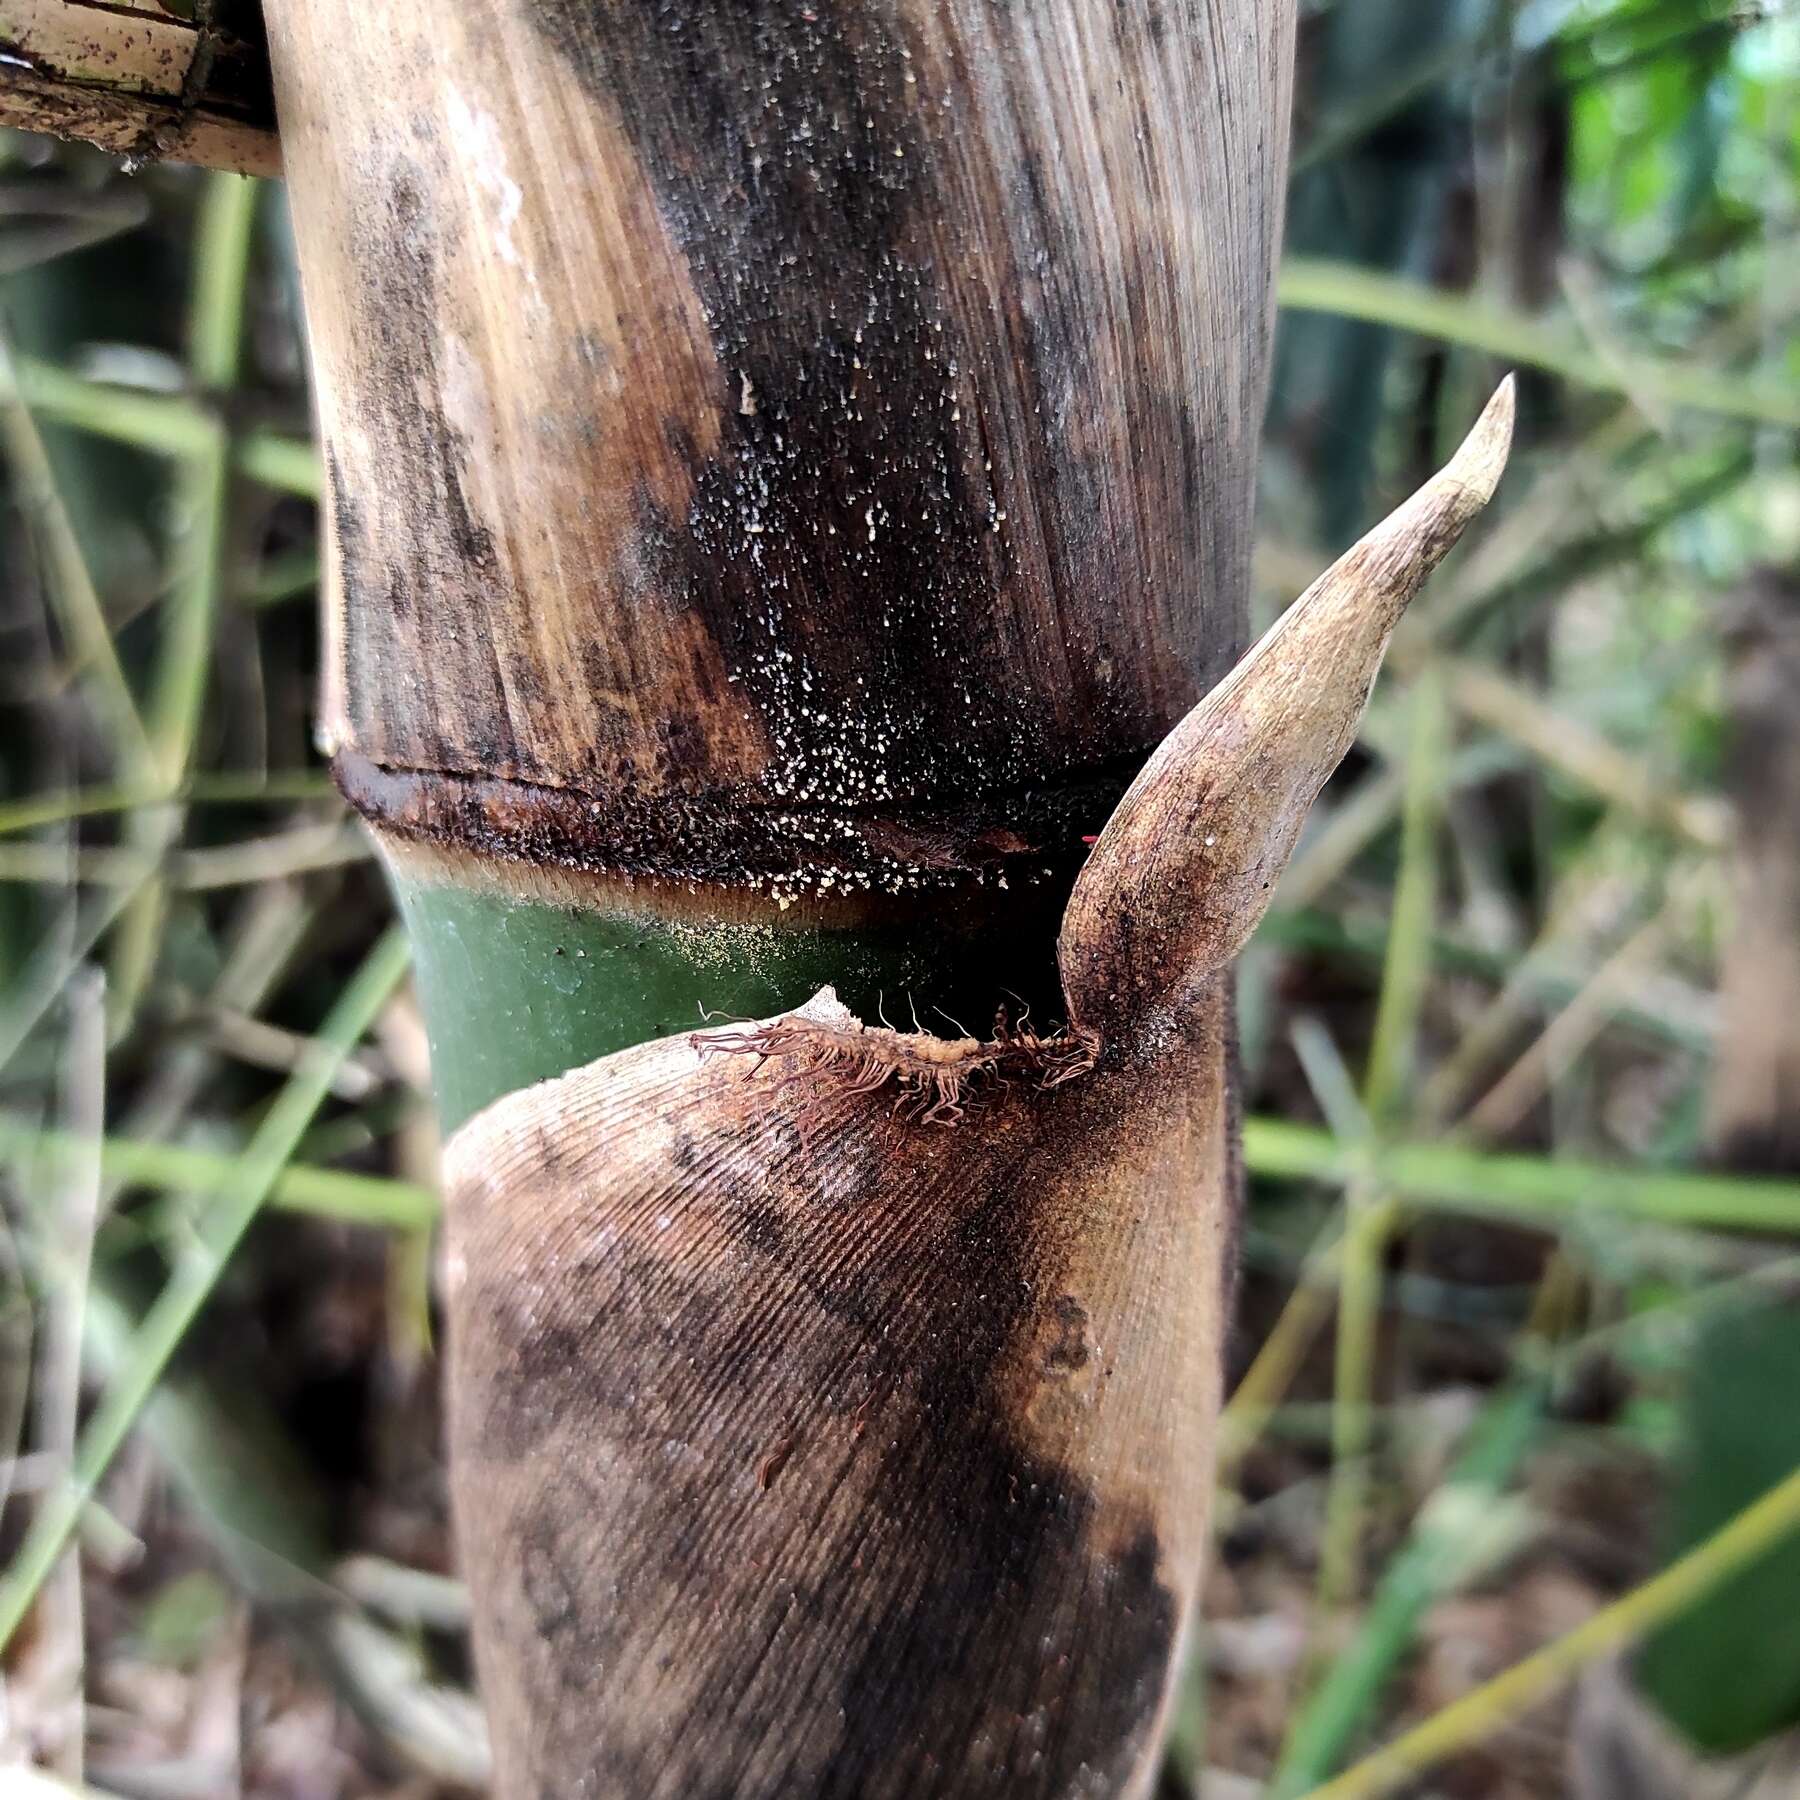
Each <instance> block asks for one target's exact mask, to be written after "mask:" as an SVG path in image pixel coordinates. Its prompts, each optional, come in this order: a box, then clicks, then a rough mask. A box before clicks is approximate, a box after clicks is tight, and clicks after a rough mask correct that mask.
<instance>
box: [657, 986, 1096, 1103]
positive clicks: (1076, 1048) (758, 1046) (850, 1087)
mask: <svg viewBox="0 0 1800 1800" xmlns="http://www.w3.org/2000/svg"><path fill="white" fill-rule="evenodd" d="M688 1041H689V1042H690V1043H691V1044H692V1045H693V1046H694V1048H695V1049H696V1050H697V1051H699V1052H700V1054H701V1055H702V1056H709V1055H726V1056H754V1057H756V1059H757V1067H759V1068H760V1067H761V1065H762V1064H763V1063H764V1062H765V1061H768V1060H771V1059H774V1060H776V1061H779V1062H781V1063H783V1064H784V1065H785V1066H784V1067H783V1069H782V1073H781V1079H780V1082H779V1085H778V1088H777V1091H778V1092H779V1091H781V1090H782V1089H785V1088H786V1087H788V1086H789V1085H790V1084H791V1083H794V1082H798V1081H807V1080H824V1081H828V1082H830V1083H831V1084H832V1085H833V1086H835V1087H837V1088H838V1089H839V1090H840V1091H842V1092H844V1093H847V1094H873V1093H877V1092H879V1091H880V1090H881V1089H882V1088H884V1087H886V1086H888V1084H889V1083H892V1084H893V1085H894V1086H895V1087H896V1088H897V1089H898V1093H897V1095H896V1097H895V1100H894V1113H895V1115H896V1116H897V1117H899V1118H901V1119H906V1120H910V1121H914V1122H916V1123H918V1124H921V1125H957V1124H960V1123H961V1122H962V1120H963V1118H964V1116H965V1115H966V1112H967V1110H968V1106H969V1104H970V1102H971V1101H972V1099H973V1097H974V1096H975V1094H976V1093H978V1092H979V1090H980V1089H981V1088H982V1087H984V1086H996V1087H997V1086H1004V1085H1005V1084H1006V1083H1008V1082H1011V1081H1018V1080H1026V1081H1029V1082H1031V1083H1032V1085H1033V1086H1035V1087H1038V1088H1053V1087H1059V1086H1061V1085H1062V1083H1063V1082H1065V1081H1071V1080H1073V1079H1074V1078H1075V1077H1076V1076H1078V1075H1085V1074H1086V1073H1087V1072H1088V1071H1089V1070H1090V1069H1091V1068H1093V1066H1094V1061H1095V1058H1096V1056H1097V1055H1098V1053H1099V1045H1100V1040H1099V1035H1098V1033H1096V1032H1092V1031H1068V1030H1064V1031H1053V1032H1051V1033H1050V1034H1049V1035H1048V1036H1042V1035H1040V1034H1039V1033H1037V1032H1035V1031H1033V1030H1032V1029H1031V1028H1030V1027H1029V1026H1028V1025H1019V1026H1012V1025H1009V1023H1008V1021H1007V1014H1006V1009H1005V1007H1001V1008H1000V1010H999V1012H998V1014H997V1015H996V1017H995V1020H994V1035H993V1036H992V1037H991V1038H988V1039H986V1040H983V1039H980V1038H972V1037H962V1038H940V1037H933V1036H932V1035H931V1034H930V1033H929V1032H902V1031H892V1030H889V1029H887V1028H885V1027H883V1026H878V1025H864V1024H862V1023H861V1022H860V1021H858V1020H854V1019H853V1020H850V1021H849V1022H848V1023H839V1022H837V1021H835V1020H832V1019H824V1018H808V1017H805V1016H803V1015H802V1014H799V1013H791V1014H789V1015H787V1016H786V1017H784V1018H780V1019H775V1020H773V1021H771V1022H770V1023H768V1024H766V1025H758V1026H755V1027H753V1028H750V1029H747V1030H745V1029H736V1028H728V1029H725V1030H721V1031H696V1032H694V1033H692V1034H691V1036H690V1037H689V1040H688Z"/></svg>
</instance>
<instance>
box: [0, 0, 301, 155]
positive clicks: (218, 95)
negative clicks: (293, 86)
mask: <svg viewBox="0 0 1800 1800" xmlns="http://www.w3.org/2000/svg"><path fill="white" fill-rule="evenodd" d="M0 125H11V126H16V127H18V128H20V129H22V130H26V131H45V132H49V133H51V134H52V135H54V136H56V137H63V138H72V139H76V140H79V141H81V142H85V143H89V144H94V145H96V146H98V147H99V148H100V149H103V150H110V151H112V152H114V153H115V154H117V155H120V156H124V157H126V158H127V159H129V160H130V161H131V162H134V163H142V162H152V161H158V160H163V161H169V162H188V163H200V164H203V165H205V166H206V167H208V168H214V169H226V170H231V171H233V172H235V173H237V174H241V175H278V174H280V172H281V152H280V149H279V146H278V144H277V142H276V136H275V108H274V101H273V97H272V95H271V92H270V84H269V68H268V48H267V45H266V44H265V43H264V42H263V38H262V20H261V16H260V13H259V11H258V8H257V7H256V6H255V5H253V4H234V3H232V0H214V3H213V4H205V3H203V4H201V5H200V6H199V7H197V8H196V9H195V17H194V18H192V19H184V18H180V17H178V16H176V15H175V13H173V12H172V11H170V10H168V9H166V8H164V7H161V6H158V5H154V4H151V3H150V0H122V3H121V0H0Z"/></svg>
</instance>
